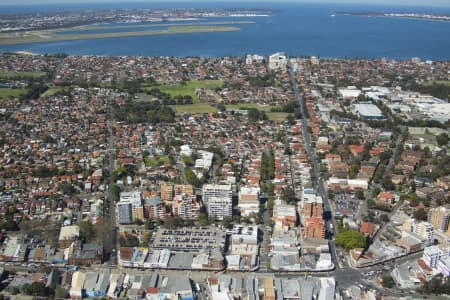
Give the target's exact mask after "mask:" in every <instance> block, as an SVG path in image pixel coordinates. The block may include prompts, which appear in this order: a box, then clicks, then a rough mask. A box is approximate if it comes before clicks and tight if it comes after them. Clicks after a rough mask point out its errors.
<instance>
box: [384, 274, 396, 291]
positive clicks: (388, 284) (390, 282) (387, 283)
mask: <svg viewBox="0 0 450 300" xmlns="http://www.w3.org/2000/svg"><path fill="white" fill-rule="evenodd" d="M381 284H382V285H383V287H384V288H388V289H390V288H393V287H394V286H395V282H394V279H392V276H391V275H389V274H384V275H383V277H381Z"/></svg>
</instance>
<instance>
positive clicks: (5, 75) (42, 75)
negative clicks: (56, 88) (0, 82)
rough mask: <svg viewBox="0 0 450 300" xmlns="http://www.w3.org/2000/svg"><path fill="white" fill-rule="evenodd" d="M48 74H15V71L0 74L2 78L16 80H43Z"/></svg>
mask: <svg viewBox="0 0 450 300" xmlns="http://www.w3.org/2000/svg"><path fill="white" fill-rule="evenodd" d="M46 74H47V73H45V72H14V71H4V72H0V78H15V77H25V78H41V77H44V76H45V75H46Z"/></svg>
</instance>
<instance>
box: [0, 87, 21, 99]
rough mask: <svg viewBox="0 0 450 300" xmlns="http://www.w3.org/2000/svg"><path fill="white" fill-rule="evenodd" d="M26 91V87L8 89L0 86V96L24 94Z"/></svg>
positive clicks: (3, 97) (7, 96) (9, 96)
mask: <svg viewBox="0 0 450 300" xmlns="http://www.w3.org/2000/svg"><path fill="white" fill-rule="evenodd" d="M26 93H27V90H26V89H9V88H0V98H1V99H6V98H11V97H13V98H15V97H19V96H21V95H25V94H26Z"/></svg>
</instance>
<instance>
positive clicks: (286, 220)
mask: <svg viewBox="0 0 450 300" xmlns="http://www.w3.org/2000/svg"><path fill="white" fill-rule="evenodd" d="M273 221H274V223H275V227H277V228H280V229H289V228H293V227H295V226H296V225H297V211H296V209H295V206H290V205H276V206H275V207H274V211H273Z"/></svg>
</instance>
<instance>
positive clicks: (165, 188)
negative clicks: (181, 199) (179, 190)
mask: <svg viewBox="0 0 450 300" xmlns="http://www.w3.org/2000/svg"><path fill="white" fill-rule="evenodd" d="M161 199H162V201H164V202H170V201H172V200H173V183H171V182H162V183H161Z"/></svg>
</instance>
